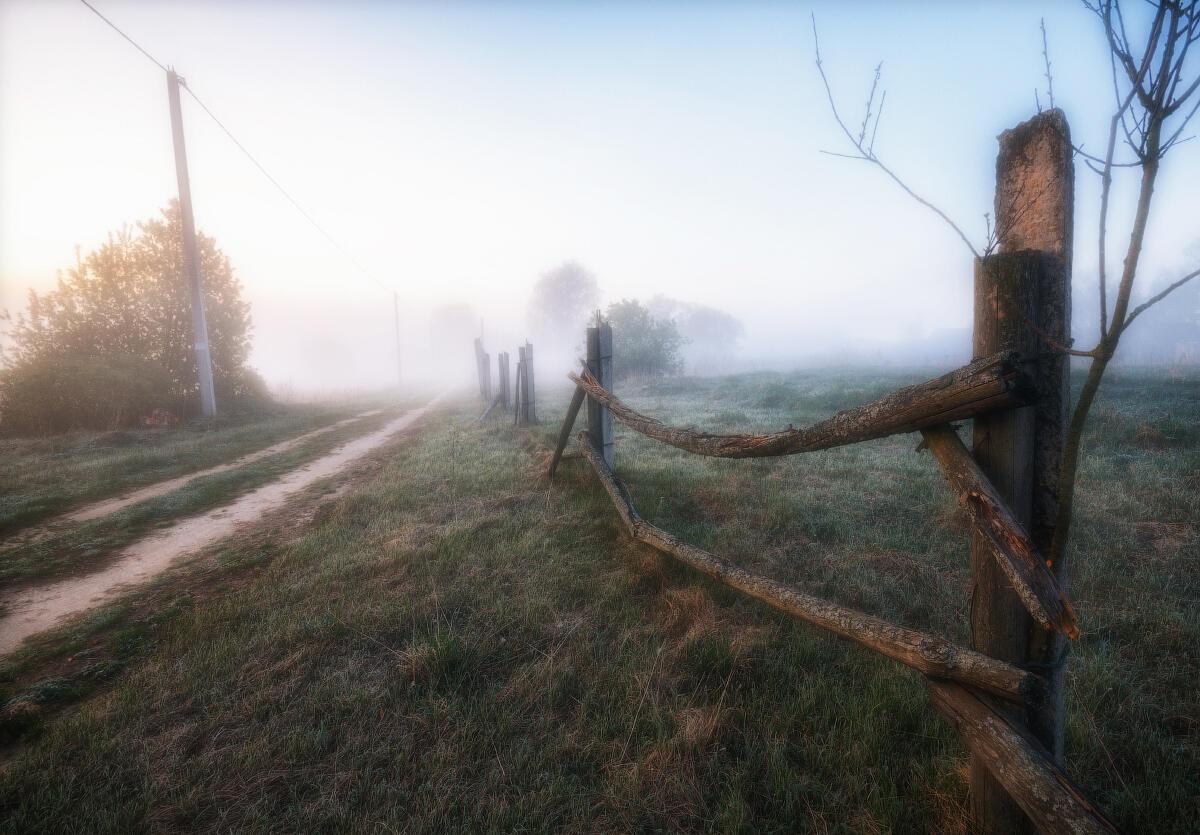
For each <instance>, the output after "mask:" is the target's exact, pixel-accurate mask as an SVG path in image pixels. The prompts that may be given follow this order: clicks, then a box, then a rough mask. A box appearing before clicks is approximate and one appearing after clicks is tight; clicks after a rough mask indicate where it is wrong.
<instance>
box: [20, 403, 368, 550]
mask: <svg viewBox="0 0 1200 835" xmlns="http://www.w3.org/2000/svg"><path fill="white" fill-rule="evenodd" d="M381 411H382V410H381V409H373V410H371V411H369V412H363V413H361V414H357V415H354V416H353V417H348V418H346V419H345V420H339V421H337V422H336V423H331V424H329V425H328V426H322V427H321V428H320V429H314V430H313V431H312V432H305V433H304V434H303V435H297V436H296V437H294V438H289V439H288V440H286V441H280V442H279V443H277V444H272V445H271V446H269V447H264V448H263V449H260V450H258V451H256V452H251V453H249V454H248V455H243V456H242V457H241V458H235V459H234V460H232V461H227V462H226V463H224V464H218V465H217V466H215V467H209V468H208V469H206V470H197V471H196V472H193V473H184V474H183V475H181V476H178V477H176V478H171V479H167V480H166V481H159V482H156V483H155V484H150V485H147V486H146V487H141V488H139V489H137V490H134V491H133V492H131V493H123V494H121V495H120V496H114V497H113V498H111V499H103V500H102V501H98V502H93V503H92V504H88V505H84V506H83V507H81V508H77V509H76V510H72V511H69V512H68V513H64V514H62V515H60V516H55V517H54V518H53V519H50V520H48V521H46V522H42V523H40V524H38V525H37V526H36V527H33V528H26V529H25V530H23V531H17V532H16V533H15V534H13V535H12V537H11V538H10V539H11V540H12V541H13V542H20V543H22V544H25V545H28V544H30V543H32V542H36V541H37V540H39V539H41V538H42V537H44V536H46V535H47V534H48V533H50V532H51V531H52V530H53V529H54V528H56V527H59V526H61V525H65V524H69V523H72V522H87V521H89V520H91V519H99V518H100V517H101V516H107V515H108V514H110V513H116V512H117V511H118V510H124V509H125V508H127V507H129V506H130V505H133V504H137V503H138V502H144V501H146V500H147V499H153V498H156V497H158V496H163V495H166V494H167V493H170V492H171V491H173V490H178V489H179V488H180V487H183V486H185V485H187V484H190V483H191V482H192V481H195V480H196V479H198V478H204V477H205V476H210V475H216V474H218V473H224V472H228V471H229V470H235V469H237V468H238V467H244V466H246V465H247V464H252V463H254V462H255V461H261V460H262V459H263V458H267V457H269V456H271V455H278V454H279V453H281V452H287V451H289V450H292V449H295V448H296V447H298V446H300V445H301V444H303V443H305V442H307V441H310V440H312V439H313V438H317V437H320V436H321V435H324V434H326V433H328V432H332V431H333V430H335V429H338V428H340V427H342V426H345V425H346V424H348V423H354V422H355V421H359V420H363V419H364V418H369V417H372V416H374V415H377V414H379V413H380V412H381Z"/></svg>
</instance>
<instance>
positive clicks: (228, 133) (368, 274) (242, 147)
mask: <svg viewBox="0 0 1200 835" xmlns="http://www.w3.org/2000/svg"><path fill="white" fill-rule="evenodd" d="M79 2H80V3H82V4H83V5H85V6H87V7H88V8H89V9H91V10H92V12H93V13H95V15H96V17H98V18H100V19H101V20H103V21H104V22H105V23H107V24H108V25H109V26H111V27H112V29H113V31H115V32H116V33H117V34H118V35H120V36H121V37H122V38H124V39H125V40H127V41H129V43H131V44H133V46H134V47H135V48H136V49H137V50H138V52H140V53H142V54H143V55H145V56H146V57H147V58H149V59H150V60H151V61H152V62H154V64H155V65H156V66H157V67H158V68H159V69H160V70H162V71H163V72H171V70H168V69H167V68H166V67H165V66H164V65H163V64H162V62H161V61H159V60H158V59H157V58H155V57H154V56H153V55H151V54H150V53H149V52H147V51H146V50H145V49H143V48H142V45H141V44H139V43H138V42H137V41H135V40H134V39H133V38H131V37H129V36H128V35H126V34H125V33H124V32H123V31H121V29H120V27H118V26H117V24H115V23H113V22H112V21H111V20H109V19H108V18H107V17H105V16H104V15H102V14H100V12H99V11H98V10H97V9H96V7H95V6H93V5H92V4H91V3H89V2H88V0H79ZM179 83H180V84H181V85H182V86H183V88H184V89H185V90H187V91H188V95H190V96H191V97H192V98H193V99H194V100H195V102H196V104H198V105H200V108H201V109H202V110H203V111H204V112H205V113H207V114H208V118H210V119H212V120H213V121H214V122H215V123H216V125H217V127H219V128H220V129H221V130H222V131H223V132H224V133H225V135H226V136H228V137H229V139H230V141H231V142H233V144H234V145H236V146H237V147H238V150H240V151H241V152H242V153H243V154H245V155H246V158H247V159H249V160H250V162H252V163H253V164H254V167H255V168H257V169H258V170H259V172H260V173H261V174H262V175H263V176H264V177H266V178H267V180H268V181H269V182H270V183H271V185H273V186H275V188H276V189H278V190H279V193H280V194H282V195H283V196H284V197H285V198H287V201H288V202H289V203H291V204H292V206H294V207H295V208H296V211H298V212H299V213H300V214H301V215H303V216H304V219H305V220H307V221H308V222H309V223H311V224H312V225H313V228H314V229H316V230H317V231H318V232H320V233H321V234H322V235H323V236H324V237H325V240H327V241H329V243H330V244H332V245H333V248H334V249H336V250H337V251H338V252H339V253H340V254H341V255H342V257H343V258H345V259H346V260H347V261H349V262H350V263H351V264H353V265H354V267H355V268H356V269H357V270H358V271H359V272H361V273H362V274H363V275H364V276H366V277H367V278H368V279H370V280H371V281H372V282H374V283H375V284H376V285H377V286H379V287H380V288H381V289H383V290H388V291H392V292H395V291H394V288H392V287H389V286H388V285H386V284H384V283H383V282H382V281H380V280H379V279H378V278H376V277H375V276H374V274H372V273H371V271H370V270H368V269H367V268H366V267H364V266H363V265H362V264H361V263H360V262H359V260H358V259H357V258H355V257H354V256H353V255H351V254H350V252H349V250H347V249H346V248H345V247H344V246H342V245H341V244H340V243H338V242H337V239H336V238H334V237H333V236H332V235H330V234H329V233H328V232H327V231H325V228H324V227H323V226H321V224H319V223H317V221H316V219H315V218H313V216H312V215H311V214H309V213H308V212H307V211H306V210H305V208H304V207H303V206H301V205H300V203H299V202H298V201H297V200H296V198H294V197H292V195H291V194H290V193H289V192H288V190H287V189H285V188H284V187H283V186H282V185H281V184H280V182H279V181H278V180H276V179H275V178H274V177H272V176H271V174H270V172H268V171H267V169H266V168H264V167H263V164H262V163H261V162H259V161H258V159H257V158H255V156H254V154H252V153H250V151H249V150H247V149H246V146H245V145H243V144H242V143H241V142H239V141H238V138H237V137H236V136H234V135H233V132H232V131H231V130H229V128H227V127H225V125H224V123H223V122H221V120H220V119H218V118H217V117H216V114H214V113H213V112H212V111H211V110H209V109H208V105H206V104H205V103H204V102H202V101H201V100H200V97H199V96H197V95H196V93H195V91H193V90H192V88H191V87H189V86H188V84H187V82H186V81H185V80H184V79H182V78H180V79H179Z"/></svg>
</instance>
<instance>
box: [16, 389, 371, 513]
mask: <svg viewBox="0 0 1200 835" xmlns="http://www.w3.org/2000/svg"><path fill="white" fill-rule="evenodd" d="M367 408H370V406H368V405H363V406H361V408H358V409H351V408H349V407H344V406H343V407H333V406H327V405H321V406H275V407H272V408H271V409H270V410H269V411H267V412H263V413H255V414H246V415H241V416H238V417H232V418H222V419H220V420H217V421H213V422H209V423H200V422H197V423H194V424H185V425H183V426H178V427H172V428H161V429H134V430H128V431H119V432H71V433H68V434H65V435H56V436H53V437H48V438H3V439H0V485H3V486H2V487H0V536H7V535H8V534H11V533H13V532H14V531H17V530H19V529H21V528H23V527H27V526H28V525H32V524H34V523H36V522H39V521H42V520H44V519H48V518H50V517H52V516H56V515H58V514H60V513H63V512H65V511H67V510H69V509H71V508H73V507H76V506H78V505H81V504H84V503H86V502H88V501H92V500H96V499H101V498H106V497H108V496H113V495H117V494H119V493H122V492H124V491H126V490H131V489H135V488H138V487H144V486H146V485H148V484H153V483H155V482H157V481H162V480H164V479H168V478H173V477H175V476H179V475H183V474H185V473H189V472H194V471H196V470H202V469H205V468H206V467H211V466H213V465H216V464H220V463H223V462H225V461H229V460H231V459H233V458H237V457H238V456H240V455H245V454H246V453H249V452H254V451H255V450H258V449H262V448H263V447H266V446H270V445H271V444H273V443H276V442H278V441H282V440H284V439H286V438H289V437H294V436H296V435H299V434H302V433H304V432H307V431H310V430H313V429H316V428H318V427H320V426H324V425H326V424H329V423H332V422H333V421H335V420H338V419H340V418H345V417H349V416H350V415H352V414H354V413H356V412H358V411H362V410H365V409H367Z"/></svg>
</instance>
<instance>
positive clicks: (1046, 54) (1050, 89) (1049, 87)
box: [1042, 17, 1054, 110]
mask: <svg viewBox="0 0 1200 835" xmlns="http://www.w3.org/2000/svg"><path fill="white" fill-rule="evenodd" d="M1042 58H1043V60H1045V62H1046V94H1047V95H1048V96H1049V98H1050V109H1051V110H1053V109H1054V76H1053V75H1052V74H1051V72H1050V47H1049V46H1048V45H1047V43H1046V18H1044V17H1043V18H1042Z"/></svg>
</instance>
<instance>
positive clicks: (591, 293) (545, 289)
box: [529, 261, 600, 348]
mask: <svg viewBox="0 0 1200 835" xmlns="http://www.w3.org/2000/svg"><path fill="white" fill-rule="evenodd" d="M599 301H600V286H599V285H598V284H597V283H596V277H595V276H594V275H592V273H590V272H588V270H586V269H585V268H584V267H583V266H581V265H580V264H579V263H578V262H576V261H566V262H564V263H563V264H560V265H559V266H557V267H555V268H554V269H552V270H550V271H549V272H548V273H546V274H545V275H543V276H542V278H541V280H539V281H538V283H537V284H535V285H534V286H533V296H532V297H531V298H530V300H529V324H530V327H531V329H532V330H533V332H534V333H535V334H537V336H538V338H539V339H540V340H542V341H548V342H549V343H551V346H553V347H560V348H561V347H566V346H570V345H575V344H576V343H577V342H578V341H579V338H580V334H581V333H582V329H583V326H584V324H585V323H586V322H587V318H588V316H589V315H590V314H591V313H592V311H594V310H595V309H596V306H597V305H598V304H599ZM548 347H549V346H548Z"/></svg>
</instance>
